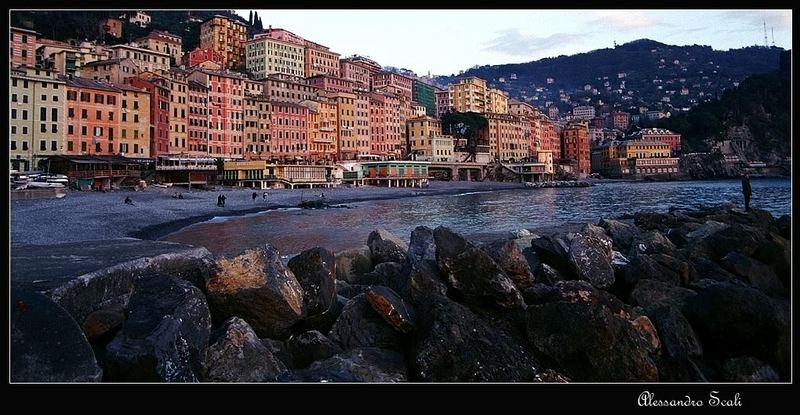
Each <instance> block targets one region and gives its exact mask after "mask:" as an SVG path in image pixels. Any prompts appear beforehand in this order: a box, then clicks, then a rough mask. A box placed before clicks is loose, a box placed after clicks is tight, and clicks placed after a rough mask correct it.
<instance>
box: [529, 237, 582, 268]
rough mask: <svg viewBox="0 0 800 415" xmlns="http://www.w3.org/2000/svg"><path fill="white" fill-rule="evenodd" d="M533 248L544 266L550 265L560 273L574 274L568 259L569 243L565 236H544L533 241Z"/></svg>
mask: <svg viewBox="0 0 800 415" xmlns="http://www.w3.org/2000/svg"><path fill="white" fill-rule="evenodd" d="M531 248H533V251H534V252H535V253H536V255H537V256H538V257H539V259H541V260H542V263H543V264H547V265H550V266H551V267H553V268H555V269H557V270H558V271H559V272H562V273H566V274H572V266H570V264H569V259H568V258H567V253H568V252H569V241H567V239H566V238H565V237H564V236H563V235H558V234H553V235H543V236H541V237H539V238H536V239H533V240H532V241H531Z"/></svg>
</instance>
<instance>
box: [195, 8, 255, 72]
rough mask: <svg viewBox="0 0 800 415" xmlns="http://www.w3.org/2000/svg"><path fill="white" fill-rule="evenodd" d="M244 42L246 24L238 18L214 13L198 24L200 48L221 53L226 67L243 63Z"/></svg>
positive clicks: (231, 67)
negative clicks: (214, 14)
mask: <svg viewBox="0 0 800 415" xmlns="http://www.w3.org/2000/svg"><path fill="white" fill-rule="evenodd" d="M246 43H247V26H245V24H244V23H242V22H239V21H238V20H234V19H231V18H228V17H225V16H220V15H216V16H214V17H211V18H210V19H208V20H206V21H204V22H203V23H202V24H201V25H200V48H201V49H205V48H211V49H213V50H215V51H217V52H219V53H221V54H222V63H223V66H224V67H225V68H227V69H233V68H235V67H236V66H238V65H241V64H244V63H245V50H246Z"/></svg>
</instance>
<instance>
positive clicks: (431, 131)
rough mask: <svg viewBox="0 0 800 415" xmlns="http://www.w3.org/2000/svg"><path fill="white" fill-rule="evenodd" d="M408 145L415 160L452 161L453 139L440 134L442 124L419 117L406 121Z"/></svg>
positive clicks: (430, 118) (426, 117)
mask: <svg viewBox="0 0 800 415" xmlns="http://www.w3.org/2000/svg"><path fill="white" fill-rule="evenodd" d="M406 129H407V135H408V145H409V148H410V149H411V153H412V154H413V155H414V156H413V157H414V159H415V160H427V161H433V162H452V161H453V151H454V149H453V137H451V136H449V135H445V134H442V123H441V121H439V120H438V119H436V118H433V117H429V116H421V117H416V118H411V119H409V120H407V121H406Z"/></svg>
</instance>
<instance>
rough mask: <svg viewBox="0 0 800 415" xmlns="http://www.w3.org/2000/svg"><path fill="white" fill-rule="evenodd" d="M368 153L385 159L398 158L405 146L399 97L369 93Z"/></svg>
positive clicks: (382, 93)
mask: <svg viewBox="0 0 800 415" xmlns="http://www.w3.org/2000/svg"><path fill="white" fill-rule="evenodd" d="M369 114H370V117H369V130H370V134H369V138H370V140H369V144H370V154H375V155H380V156H382V157H384V158H386V159H394V158H399V157H400V156H401V155H402V154H403V153H404V151H403V150H404V148H405V142H404V141H405V140H403V138H404V137H405V134H404V133H405V118H404V117H403V116H402V115H403V114H401V99H400V98H399V97H398V96H397V95H395V94H392V93H386V92H372V93H370V94H369Z"/></svg>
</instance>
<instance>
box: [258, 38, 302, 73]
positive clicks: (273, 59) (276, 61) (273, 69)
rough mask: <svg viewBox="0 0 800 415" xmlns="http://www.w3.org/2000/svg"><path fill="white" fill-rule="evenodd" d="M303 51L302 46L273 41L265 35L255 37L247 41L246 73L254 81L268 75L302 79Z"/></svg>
mask: <svg viewBox="0 0 800 415" xmlns="http://www.w3.org/2000/svg"><path fill="white" fill-rule="evenodd" d="M304 49H305V48H304V47H303V46H302V45H298V44H296V43H292V42H288V41H283V40H277V39H273V38H271V37H269V35H267V34H260V35H256V36H255V37H254V38H253V39H252V40H249V41H247V51H246V56H247V59H246V62H247V71H248V72H250V73H251V74H252V75H253V77H255V78H256V79H264V78H266V77H267V75H270V74H284V75H290V76H296V77H303V76H305V74H306V69H305V60H306V55H305V50H304Z"/></svg>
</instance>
